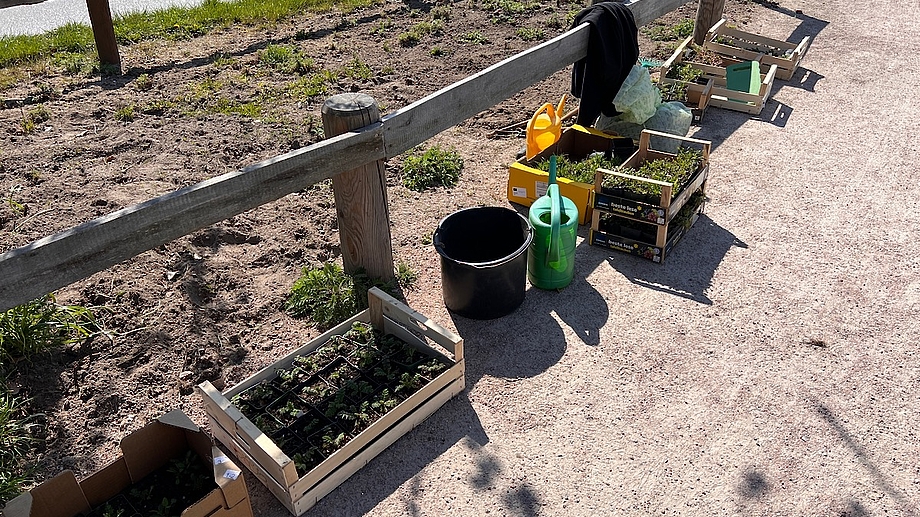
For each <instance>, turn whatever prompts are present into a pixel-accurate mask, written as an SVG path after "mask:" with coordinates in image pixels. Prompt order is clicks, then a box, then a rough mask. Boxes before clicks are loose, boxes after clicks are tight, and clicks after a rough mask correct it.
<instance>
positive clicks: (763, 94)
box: [659, 37, 777, 115]
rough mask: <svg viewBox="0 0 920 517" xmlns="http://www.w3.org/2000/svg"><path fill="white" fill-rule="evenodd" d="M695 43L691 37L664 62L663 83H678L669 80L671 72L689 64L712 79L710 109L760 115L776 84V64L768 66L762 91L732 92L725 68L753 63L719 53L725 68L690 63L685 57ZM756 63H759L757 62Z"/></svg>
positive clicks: (662, 69) (661, 79)
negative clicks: (728, 86)
mask: <svg viewBox="0 0 920 517" xmlns="http://www.w3.org/2000/svg"><path fill="white" fill-rule="evenodd" d="M692 40H693V38H692V37H689V38H687V39H685V40H684V41H683V42H682V43H681V44H680V45H678V46H677V48H676V49H675V50H674V53H673V54H671V57H669V58H668V60H667V61H665V62H664V64H663V65H661V71H660V74H661V77H660V79H659V80H660V81H661V82H663V83H670V82H675V80H674V79H669V78H668V71H669V70H670V69H671V68H672V67H674V66H676V65H678V64H681V63H685V64H689V65H690V66H692V67H693V68H695V69H697V70H700V71H701V72H703V77H704V78H707V79H712V81H713V87H712V95H711V97H710V99H709V104H710V105H711V106H716V107H718V108H724V109H730V110H734V111H742V112H745V113H750V114H752V115H758V114H760V112H761V111H762V110H763V106H764V104H765V103H766V102H767V99H769V98H770V94H771V91H772V89H773V81H774V80H775V79H776V72H777V66H776V65H775V64H771V65H769V68H768V69H767V71H766V73H761V74H760V90H758V92H757V93H756V94H755V93H747V92H739V91H735V90H729V89H728V88H727V87H726V81H725V75H726V72H725V67H727V66H729V65H732V64H736V63H741V62H743V61H752V60H741V59H734V58H730V57H727V56H723V55H721V54H720V59H721V60H722V63H721V65H722V66H716V65H708V64H705V63H698V62H695V61H688V60H687V58H686V57H685V55H686V51H687V49H688V48H689V45H690V42H691V41H692ZM753 61H756V59H755V60H753Z"/></svg>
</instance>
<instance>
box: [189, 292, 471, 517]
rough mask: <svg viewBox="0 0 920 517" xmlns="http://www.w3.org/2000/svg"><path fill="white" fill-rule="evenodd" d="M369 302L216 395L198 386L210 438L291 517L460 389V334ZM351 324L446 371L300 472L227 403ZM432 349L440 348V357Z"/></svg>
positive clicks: (396, 306) (392, 305)
mask: <svg viewBox="0 0 920 517" xmlns="http://www.w3.org/2000/svg"><path fill="white" fill-rule="evenodd" d="M368 301H369V308H368V309H367V310H365V311H363V312H361V313H359V314H357V315H355V316H353V317H352V318H350V319H349V320H347V321H345V322H343V323H342V324H340V325H338V326H336V327H335V328H333V329H331V330H329V331H328V332H326V333H324V334H322V335H321V336H319V337H317V338H316V339H314V340H312V341H310V342H309V343H307V344H306V345H304V346H303V347H301V348H299V349H297V350H295V351H293V352H291V353H289V354H287V355H286V356H284V357H282V358H281V359H279V360H278V361H276V362H275V363H274V364H272V365H270V366H268V367H266V368H264V369H263V370H261V371H259V372H257V373H256V374H254V375H252V376H251V377H249V378H248V379H246V380H244V381H243V382H241V383H239V384H237V385H236V386H234V387H232V388H230V389H229V390H227V391H225V392H223V393H221V392H220V391H218V390H217V389H216V388H214V386H213V385H211V383H209V382H207V381H206V382H204V383H202V384H201V385H199V391H200V392H201V394H202V399H203V401H204V408H205V412H206V413H207V415H208V420H209V422H210V424H211V430H212V433H213V434H214V436H215V437H216V438H217V439H218V440H220V441H221V442H222V443H223V444H224V445H225V446H227V447H228V448H229V449H230V450H231V451H232V452H233V453H234V454H236V455H237V457H238V458H239V459H240V461H241V462H242V463H243V464H244V465H246V466H247V467H248V468H249V469H250V470H252V472H253V473H254V474H255V475H256V477H258V478H259V479H260V480H261V481H262V482H263V483H264V484H265V485H266V487H268V489H269V490H270V491H271V492H272V493H274V494H275V496H276V497H277V498H278V500H280V501H281V502H282V503H283V504H284V505H285V507H287V508H288V510H290V511H291V513H293V514H294V515H301V514H303V513H304V512H305V511H306V510H308V509H309V508H310V507H312V506H313V505H314V504H316V502H317V501H318V500H319V499H321V498H322V497H324V496H325V495H327V494H328V493H329V492H331V491H332V490H334V489H335V488H336V487H337V486H339V485H340V484H341V483H342V482H343V481H345V480H346V479H348V477H349V476H351V475H352V474H354V473H355V472H356V471H357V470H358V469H360V468H361V467H363V466H364V465H366V464H367V463H368V462H369V461H371V459H373V458H374V457H375V456H377V455H378V454H379V453H380V452H382V451H383V450H384V449H385V448H386V447H388V446H389V445H391V444H392V443H393V442H395V441H396V440H397V439H398V438H399V437H401V436H402V435H404V434H405V433H407V432H408V431H410V430H411V429H412V428H414V427H415V426H417V425H418V424H419V423H421V422H422V421H423V420H424V419H425V418H427V417H428V416H430V415H431V414H432V413H434V412H435V411H436V410H437V409H438V408H439V407H441V406H442V405H443V404H444V403H445V402H447V401H448V400H449V399H450V398H451V397H453V396H455V395H457V394H458V393H460V392H461V391H463V388H464V365H465V363H464V359H463V340H462V339H461V338H460V337H459V336H457V335H456V334H454V333H453V332H451V331H449V330H447V329H445V328H443V327H441V326H440V325H438V324H436V323H434V322H432V321H431V320H429V319H428V318H426V317H425V316H423V315H421V314H419V313H418V312H415V311H413V310H412V309H410V308H409V307H407V306H406V305H404V304H402V303H400V302H399V301H398V300H396V299H395V298H392V297H391V296H389V295H387V294H385V293H384V292H383V291H380V290H379V289H376V288H374V289H371V290H370V292H369V293H368ZM355 322H364V323H369V324H371V325H372V326H373V328H374V329H378V330H380V331H382V332H383V333H384V334H388V335H392V336H395V337H397V338H399V339H400V340H402V341H403V342H404V343H406V344H408V345H409V346H411V347H413V348H414V349H415V350H416V351H417V352H419V353H421V354H423V356H424V357H427V358H430V357H437V358H439V359H440V361H441V362H443V363H444V364H445V365H446V366H445V368H446V369H445V370H444V371H443V372H442V373H440V374H439V375H437V376H436V377H434V378H433V379H430V381H429V382H427V384H424V385H423V386H422V387H421V388H419V389H418V391H415V392H414V393H412V395H410V396H409V397H408V398H406V399H405V400H403V401H402V402H399V403H398V405H395V407H392V408H390V409H388V410H387V411H386V412H385V413H384V414H382V416H380V417H379V418H378V419H377V420H375V421H373V423H371V424H370V425H369V426H368V427H366V428H364V429H363V430H362V431H360V432H359V433H358V434H357V435H356V436H353V437H351V439H350V440H348V441H347V442H345V443H344V445H341V447H340V448H338V449H336V450H334V452H332V453H331V454H329V455H328V457H324V459H322V461H319V463H317V464H315V466H313V467H312V468H310V469H309V470H308V471H306V472H302V471H299V470H298V468H297V465H296V464H295V461H294V460H293V459H292V458H291V457H290V456H288V454H286V453H285V452H283V451H282V450H281V447H279V443H276V441H275V440H273V439H272V437H270V436H268V434H267V433H266V432H263V430H262V429H260V428H259V427H257V426H256V424H255V423H253V422H252V421H251V420H250V419H249V418H247V417H246V416H244V414H243V413H242V412H241V411H240V409H239V408H238V407H236V406H235V405H234V404H233V403H232V402H231V399H233V398H234V397H235V396H237V395H239V394H241V393H243V392H244V391H245V390H247V389H248V388H252V387H254V386H257V385H259V384H260V383H264V382H266V381H270V380H272V379H274V378H276V377H277V376H278V372H279V371H285V369H288V368H291V367H292V365H294V364H295V361H296V360H298V358H303V357H304V356H307V357H309V356H310V354H311V353H312V352H314V351H316V350H317V349H319V348H320V347H322V346H323V345H324V344H326V343H327V342H329V341H330V339H332V338H334V337H335V336H343V335H345V334H346V332H348V331H349V329H351V328H352V324H353V323H355ZM435 346H437V347H439V348H443V350H444V352H446V354H447V355H446V354H445V353H442V352H441V351H439V349H438V348H435Z"/></svg>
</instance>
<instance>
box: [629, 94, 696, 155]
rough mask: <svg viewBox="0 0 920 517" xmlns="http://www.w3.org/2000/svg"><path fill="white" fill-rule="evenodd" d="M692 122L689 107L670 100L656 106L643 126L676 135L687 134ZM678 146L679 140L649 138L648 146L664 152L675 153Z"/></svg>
mask: <svg viewBox="0 0 920 517" xmlns="http://www.w3.org/2000/svg"><path fill="white" fill-rule="evenodd" d="M692 122H693V113H692V112H691V111H690V108H688V107H686V106H684V104H683V103H682V102H680V101H671V102H666V103H664V104H662V105H660V106H658V109H657V110H655V115H654V116H652V117H651V118H649V119H648V120H646V121H645V128H646V129H653V130H655V131H661V132H663V133H669V134H672V135H677V136H687V133H689V132H690V124H691V123H692ZM636 138H638V137H636ZM679 146H680V141H679V140H674V139H672V138H661V137H656V136H653V137H651V139H649V147H651V148H652V149H656V150H658V151H664V152H666V153H676V152H677V148H678V147H679Z"/></svg>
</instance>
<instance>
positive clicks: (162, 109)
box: [139, 100, 176, 115]
mask: <svg viewBox="0 0 920 517" xmlns="http://www.w3.org/2000/svg"><path fill="white" fill-rule="evenodd" d="M175 107H176V104H175V103H174V102H171V101H167V100H156V101H153V102H150V103H148V104H145V105H144V106H142V107H140V108H139V109H140V112H141V113H143V114H144V115H164V114H165V113H166V112H167V111H169V110H172V109H175Z"/></svg>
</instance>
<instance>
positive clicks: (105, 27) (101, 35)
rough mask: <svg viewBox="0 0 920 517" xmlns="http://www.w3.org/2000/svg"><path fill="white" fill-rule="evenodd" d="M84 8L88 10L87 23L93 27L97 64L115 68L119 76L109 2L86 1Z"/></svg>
mask: <svg viewBox="0 0 920 517" xmlns="http://www.w3.org/2000/svg"><path fill="white" fill-rule="evenodd" d="M86 7H87V8H88V9H89V22H90V24H91V25H92V26H93V38H95V40H96V50H97V51H98V52H99V62H100V63H102V64H104V65H111V66H113V67H115V69H116V73H118V74H121V56H119V55H118V44H117V43H116V42H115V26H114V25H113V24H112V11H111V9H109V0H86Z"/></svg>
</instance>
